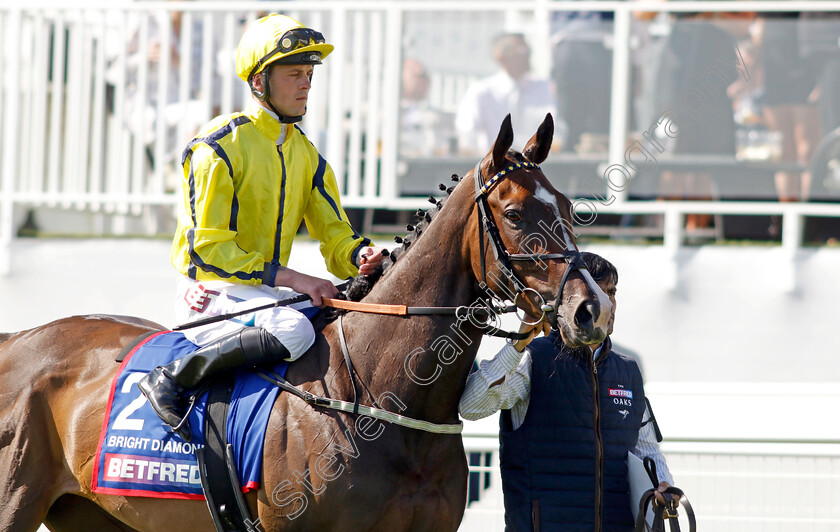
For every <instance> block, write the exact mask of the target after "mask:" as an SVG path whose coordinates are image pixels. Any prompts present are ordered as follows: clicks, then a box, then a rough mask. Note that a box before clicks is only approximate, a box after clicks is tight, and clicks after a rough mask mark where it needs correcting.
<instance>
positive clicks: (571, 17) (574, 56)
mask: <svg viewBox="0 0 840 532" xmlns="http://www.w3.org/2000/svg"><path fill="white" fill-rule="evenodd" d="M552 26H553V30H552V31H553V36H552V44H553V47H554V50H553V54H554V65H553V68H552V73H551V77H552V80H553V81H554V88H555V91H556V93H557V111H558V113H559V114H560V116H562V117H563V119H564V120H565V121H566V125H567V127H568V133H567V135H566V138H565V139H564V143H563V151H568V152H571V151H576V150H577V151H588V149H587V148H586V147H585V146H579V144H580V142H581V135H582V134H588V135H591V136H593V137H594V138H598V137H603V138H604V141H603V142H601V143H598V142H595V143H594V144H596V145H601V146H604V147H605V146H606V136H607V133H608V131H609V125H610V86H611V83H612V34H613V13H612V12H611V11H603V12H601V11H583V12H582V11H574V12H569V11H557V12H555V13H554V17H553V21H552ZM593 140H594V139H593ZM586 144H590V142H586Z"/></svg>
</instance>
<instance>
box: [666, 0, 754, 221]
mask: <svg viewBox="0 0 840 532" xmlns="http://www.w3.org/2000/svg"><path fill="white" fill-rule="evenodd" d="M672 17H673V19H674V23H673V25H672V26H671V31H670V33H669V35H668V36H667V38H666V40H665V43H664V46H663V49H662V51H661V56H660V60H659V65H658V71H657V75H656V79H657V80H658V81H659V83H658V84H657V87H656V89H655V101H656V103H657V111H658V114H660V115H661V114H662V113H665V112H666V111H672V112H673V116H672V122H673V124H674V125H675V126H676V127H675V129H677V131H678V133H677V135H676V139H674V145H673V148H672V149H673V153H675V154H692V155H731V156H732V157H733V158H734V156H735V119H734V115H733V107H732V100H731V98H730V96H729V94H728V92H727V89H728V88H729V86H730V85H731V84H732V83H734V82H735V81H736V80H737V79H738V76H739V71H738V68H737V66H738V65H743V61H742V59H741V57H740V53H739V51H738V48H737V45H736V43H735V39H734V38H733V36H732V35H731V34H730V33H728V32H727V31H725V30H723V29H721V28H720V27H719V24H721V23H722V22H723V21H724V19H725V18H726V17H725V16H723V14H721V13H692V12H688V13H675V14H674V15H672ZM715 195H716V194H715V193H714V192H713V183H712V180H711V176H710V175H709V173H708V172H703V171H692V172H674V171H663V172H662V177H661V182H660V197H662V198H664V199H687V198H690V199H711V198H713V197H714V196H715ZM710 225H711V216H710V215H705V214H690V215H686V229H687V230H689V231H691V230H694V229H699V228H702V227H708V226H710Z"/></svg>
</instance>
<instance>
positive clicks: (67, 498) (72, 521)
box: [44, 494, 137, 532]
mask: <svg viewBox="0 0 840 532" xmlns="http://www.w3.org/2000/svg"><path fill="white" fill-rule="evenodd" d="M44 524H45V525H47V528H49V529H50V530H51V531H52V532H90V531H91V530H96V531H97V532H137V531H136V529H134V528H131V527H129V526H128V525H126V524H124V523H121V522H119V521H118V520H117V519H115V518H114V517H113V516H111V515H109V514H108V513H107V512H105V511H104V510H103V509H102V508H100V507H99V506H97V505H96V504H94V503H93V502H91V501H89V500H88V499H85V498H84V497H79V496H78V495H70V494H67V495H62V496H61V497H59V499H58V500H57V501H55V503H53V505H52V506H51V507H50V510H49V512H48V513H47V518H46V520H45V521H44Z"/></svg>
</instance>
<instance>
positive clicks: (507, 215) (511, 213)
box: [505, 209, 522, 222]
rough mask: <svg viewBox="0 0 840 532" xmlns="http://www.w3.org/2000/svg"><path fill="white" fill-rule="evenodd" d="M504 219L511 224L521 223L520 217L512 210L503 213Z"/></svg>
mask: <svg viewBox="0 0 840 532" xmlns="http://www.w3.org/2000/svg"><path fill="white" fill-rule="evenodd" d="M505 218H507V219H508V220H510V221H511V222H519V221H522V215H520V214H519V212H518V211H514V210H512V209H511V210H508V211H505Z"/></svg>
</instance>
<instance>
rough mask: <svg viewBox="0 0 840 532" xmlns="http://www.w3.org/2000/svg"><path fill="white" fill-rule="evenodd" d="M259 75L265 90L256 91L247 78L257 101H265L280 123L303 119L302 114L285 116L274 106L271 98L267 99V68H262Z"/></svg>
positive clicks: (268, 93) (268, 92) (252, 83)
mask: <svg viewBox="0 0 840 532" xmlns="http://www.w3.org/2000/svg"><path fill="white" fill-rule="evenodd" d="M259 75H260V76H261V77H262V85H263V87H265V90H264V91H263V92H260V91H258V90H257V89H256V87H254V82H253V80H249V81H248V86H249V87H251V94H253V95H254V97H256V98H257V99H258V100H259V101H261V102H265V103H267V104H268V107H269V108H270V109H271V111H272V112H273V113H274V114H275V115H277V120H279V121H280V123H281V124H294V123H295V122H300V121H301V120H303V115H299V116H286V115H284V114H283V113H281V112H280V111H278V110H277V108H276V107H274V104H273V103H271V100H270V99H269V95H270V92H271V91H270V89H269V87H270V85H269V84H268V70H267V69H266V70H263V71H262V72H260V73H259Z"/></svg>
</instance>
